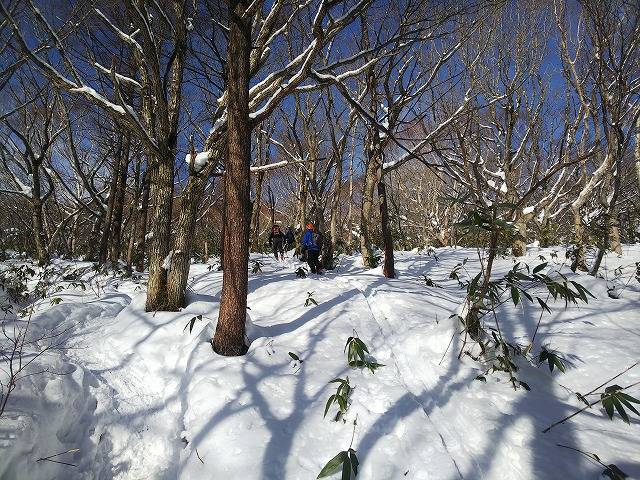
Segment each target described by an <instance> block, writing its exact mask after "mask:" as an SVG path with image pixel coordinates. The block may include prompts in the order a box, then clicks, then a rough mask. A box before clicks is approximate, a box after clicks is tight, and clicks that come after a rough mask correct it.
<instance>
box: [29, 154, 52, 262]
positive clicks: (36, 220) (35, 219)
mask: <svg viewBox="0 0 640 480" xmlns="http://www.w3.org/2000/svg"><path fill="white" fill-rule="evenodd" d="M32 180H33V190H32V192H31V193H32V197H31V224H32V227H33V241H34V243H35V247H36V255H37V257H38V263H39V264H40V265H45V264H47V263H49V252H48V251H47V240H46V238H45V235H44V218H43V214H42V213H43V208H42V195H41V194H42V192H41V188H40V171H39V167H38V166H37V165H35V166H34V168H33V171H32Z"/></svg>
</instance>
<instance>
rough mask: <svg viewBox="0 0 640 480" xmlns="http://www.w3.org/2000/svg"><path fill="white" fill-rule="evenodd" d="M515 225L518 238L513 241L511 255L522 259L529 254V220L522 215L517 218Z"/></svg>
mask: <svg viewBox="0 0 640 480" xmlns="http://www.w3.org/2000/svg"><path fill="white" fill-rule="evenodd" d="M515 224H516V234H517V235H518V237H517V238H516V239H515V240H514V241H513V245H512V246H511V253H512V254H513V256H514V257H522V256H524V255H526V253H527V220H526V219H525V218H524V217H523V216H522V215H520V216H518V217H517V218H516V221H515Z"/></svg>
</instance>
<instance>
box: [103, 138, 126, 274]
mask: <svg viewBox="0 0 640 480" xmlns="http://www.w3.org/2000/svg"><path fill="white" fill-rule="evenodd" d="M119 137H120V138H119V139H118V149H117V150H116V156H115V158H114V159H113V170H112V171H111V185H110V186H109V200H108V201H107V211H106V214H105V221H104V225H103V229H102V236H101V237H100V247H99V250H98V262H99V263H100V264H101V265H102V264H103V263H104V262H106V261H107V253H108V248H109V237H110V235H111V224H112V223H111V222H112V220H113V208H114V206H115V201H116V190H117V188H118V179H119V178H120V168H121V164H122V151H123V145H122V134H120V136H119Z"/></svg>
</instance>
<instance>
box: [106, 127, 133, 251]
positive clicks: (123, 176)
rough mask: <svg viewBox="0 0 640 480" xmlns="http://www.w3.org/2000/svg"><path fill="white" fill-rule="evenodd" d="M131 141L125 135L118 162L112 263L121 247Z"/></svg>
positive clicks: (112, 231) (113, 218) (112, 220)
mask: <svg viewBox="0 0 640 480" xmlns="http://www.w3.org/2000/svg"><path fill="white" fill-rule="evenodd" d="M130 146H131V140H130V138H129V136H128V135H127V136H126V137H125V141H124V149H123V152H122V160H121V162H120V175H119V178H118V186H117V188H116V194H115V200H114V205H113V216H112V219H111V248H110V252H109V253H110V255H109V258H110V260H111V261H112V262H113V263H116V262H117V261H118V260H119V259H120V253H121V245H122V239H121V238H120V237H121V234H122V215H123V211H124V197H125V193H126V191H127V176H128V173H129V150H130Z"/></svg>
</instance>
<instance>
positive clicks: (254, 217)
mask: <svg viewBox="0 0 640 480" xmlns="http://www.w3.org/2000/svg"><path fill="white" fill-rule="evenodd" d="M263 181H264V172H258V174H257V175H256V198H255V200H254V201H253V209H252V212H251V250H252V251H254V252H257V251H258V250H259V249H260V210H261V209H262V200H261V199H262V182H263Z"/></svg>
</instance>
